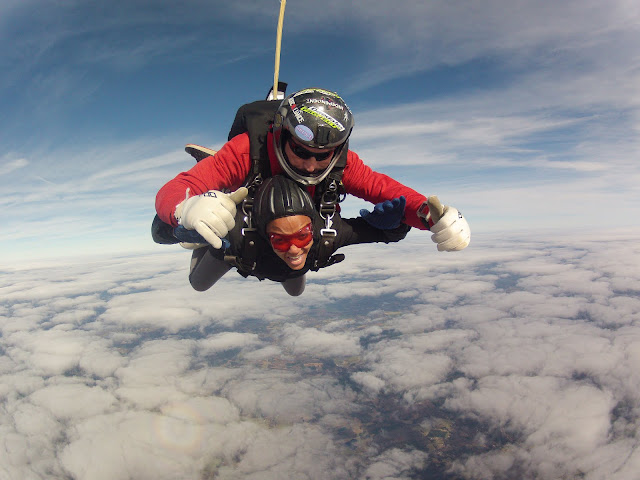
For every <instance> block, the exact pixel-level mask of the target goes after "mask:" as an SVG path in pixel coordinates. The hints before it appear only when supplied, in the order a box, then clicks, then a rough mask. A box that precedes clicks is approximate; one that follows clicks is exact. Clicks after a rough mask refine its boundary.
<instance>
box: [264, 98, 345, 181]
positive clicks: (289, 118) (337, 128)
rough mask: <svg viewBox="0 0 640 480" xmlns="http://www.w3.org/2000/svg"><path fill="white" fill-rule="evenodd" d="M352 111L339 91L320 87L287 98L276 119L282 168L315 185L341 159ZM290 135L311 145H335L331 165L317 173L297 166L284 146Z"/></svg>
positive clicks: (328, 147)
mask: <svg viewBox="0 0 640 480" xmlns="http://www.w3.org/2000/svg"><path fill="white" fill-rule="evenodd" d="M353 124H354V120H353V114H352V113H351V110H349V107H348V106H347V104H346V103H344V100H342V98H340V96H338V94H336V93H333V92H330V91H328V90H322V89H320V88H307V89H305V90H300V91H299V92H296V93H294V94H292V95H289V96H288V97H287V98H285V99H284V100H283V101H282V103H281V104H280V106H279V107H278V110H277V111H276V115H275V118H274V122H273V138H274V142H275V151H276V156H277V157H278V162H280V166H281V167H282V168H283V170H284V171H285V172H286V173H287V175H289V176H290V177H291V178H293V179H294V180H295V181H296V182H298V183H301V184H302V185H316V184H318V183H320V182H321V181H322V180H324V178H325V177H326V176H327V175H328V174H329V172H330V171H331V169H332V168H333V166H334V165H335V164H336V162H337V161H338V159H339V158H340V154H341V153H342V151H343V150H344V148H345V147H346V148H348V146H347V140H348V139H349V135H351V130H353ZM290 138H294V139H295V140H296V142H298V143H300V144H302V145H306V146H308V147H312V148H326V149H331V148H335V151H334V153H333V157H332V159H331V163H330V164H329V166H328V167H327V168H326V169H324V170H322V171H320V172H317V173H309V172H305V171H301V170H299V169H296V168H295V167H293V166H292V165H290V164H289V162H288V161H287V158H286V155H285V153H284V147H285V145H286V144H287V141H288V140H289V139H290Z"/></svg>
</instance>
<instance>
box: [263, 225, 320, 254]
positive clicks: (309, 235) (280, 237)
mask: <svg viewBox="0 0 640 480" xmlns="http://www.w3.org/2000/svg"><path fill="white" fill-rule="evenodd" d="M311 240H313V228H312V227H311V224H310V223H308V224H306V225H305V226H304V227H302V228H301V229H300V230H298V231H297V232H296V233H293V234H291V235H284V234H282V233H270V234H269V242H271V246H272V247H273V248H274V249H276V250H278V251H279V252H286V251H288V250H289V249H290V248H291V245H292V244H293V245H295V246H296V247H298V248H302V247H306V246H307V245H309V244H310V243H311Z"/></svg>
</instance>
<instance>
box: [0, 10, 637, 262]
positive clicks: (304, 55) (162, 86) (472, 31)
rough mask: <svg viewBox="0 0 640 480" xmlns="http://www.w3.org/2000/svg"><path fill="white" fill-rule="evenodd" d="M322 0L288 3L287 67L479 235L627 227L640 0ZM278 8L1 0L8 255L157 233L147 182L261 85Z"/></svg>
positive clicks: (2, 169) (389, 169)
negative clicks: (329, 98) (336, 104)
mask: <svg viewBox="0 0 640 480" xmlns="http://www.w3.org/2000/svg"><path fill="white" fill-rule="evenodd" d="M352 3H353V5H352ZM318 6H319V4H318V2H311V1H302V0H298V1H296V0H291V1H290V2H288V4H287V9H286V16H285V21H284V32H283V49H282V57H281V71H280V78H281V80H283V81H286V82H288V83H289V85H290V87H289V91H294V90H297V89H300V88H304V87H307V86H320V87H324V88H328V89H332V90H335V91H337V92H339V93H340V94H341V95H342V96H343V97H344V98H345V100H346V101H347V103H348V104H349V105H350V107H351V108H352V110H353V111H354V113H355V116H356V128H355V131H354V134H353V137H352V142H351V146H352V148H353V149H354V150H356V151H357V152H358V153H359V154H360V155H361V156H362V157H363V159H364V160H365V162H366V163H368V164H369V165H371V166H372V167H374V168H375V169H377V170H379V171H382V172H384V173H387V174H390V175H391V176H393V177H395V178H397V179H398V180H401V181H403V182H404V183H406V184H408V185H409V186H411V187H413V188H415V189H416V190H419V191H421V192H422V193H424V194H426V195H430V194H437V195H438V196H439V197H440V199H441V200H442V201H443V202H444V203H445V204H451V205H454V206H456V207H457V208H458V209H460V210H461V211H463V213H465V215H466V216H467V218H468V220H469V223H470V225H471V228H472V232H474V234H483V233H485V232H486V233H491V234H496V233H497V232H500V231H504V232H505V234H506V233H508V232H510V231H512V230H514V229H526V228H536V229H551V230H552V232H553V231H558V232H565V231H567V230H571V231H574V230H579V229H585V231H586V232H589V231H593V230H599V231H601V232H602V231H608V230H611V229H618V228H628V227H632V226H634V225H635V222H636V219H637V218H638V213H640V211H639V208H638V205H640V202H639V200H640V199H639V198H638V197H639V195H638V188H637V185H638V184H640V170H639V168H638V166H637V160H638V156H639V154H638V152H639V151H640V148H639V143H640V142H639V141H638V138H639V136H638V133H639V130H640V118H639V110H640V87H639V86H640V78H639V77H640V73H639V72H640V70H639V66H640V49H639V48H638V45H640V7H639V6H638V4H637V3H636V2H628V1H624V0H612V1H609V2H602V1H564V2H555V1H535V2H534V1H516V2H514V1H507V0H495V1H486V2H470V1H467V2H456V3H455V4H451V2H445V1H438V2H415V1H394V2H387V1H379V0H376V1H360V2H343V1H341V0H329V1H325V2H322V4H321V6H322V8H321V9H319V8H318ZM278 10H279V2H277V1H270V0H269V1H265V0H263V1H261V2H256V1H245V2H218V1H196V0H194V1H189V0H187V1H184V2H181V3H180V4H179V5H178V3H174V2H152V1H139V0H132V1H128V2H107V1H102V0H99V1H91V2H89V1H67V2H46V1H39V0H21V1H9V2H3V3H2V5H1V6H0V18H1V19H2V20H0V42H1V43H2V45H3V48H2V49H0V68H1V69H2V72H3V74H2V75H1V76H0V110H1V111H2V115H1V116H0V191H1V193H0V211H2V224H3V226H4V228H3V229H2V232H1V233H0V251H1V252H2V254H1V255H2V259H3V261H4V260H7V261H12V260H17V261H25V260H27V261H28V260H29V259H30V258H34V257H36V256H37V257H41V256H56V257H57V256H65V255H77V254H78V253H93V252H106V251H123V252H124V251H131V250H141V251H144V250H152V249H157V248H165V247H159V246H155V245H154V244H153V243H152V242H151V240H150V236H149V225H150V222H151V219H152V217H153V215H154V207H153V203H154V196H155V193H156V191H157V190H158V188H159V187H161V186H162V185H163V184H164V183H165V182H166V181H168V180H169V179H170V178H172V177H173V176H175V175H176V174H177V173H178V172H180V171H182V170H185V169H188V168H189V167H190V166H191V165H192V160H191V158H190V157H189V156H188V155H187V154H185V153H184V152H183V150H182V149H183V146H184V144H186V143H191V142H195V143H200V144H204V145H207V146H211V147H213V148H217V147H219V146H221V145H222V143H223V141H224V140H225V138H226V135H227V132H228V128H229V124H230V122H231V120H232V119H233V115H234V113H235V109H236V108H237V107H238V106H239V105H241V104H242V103H246V102H249V101H252V100H255V99H258V98H261V97H263V96H264V94H265V93H266V90H267V89H268V87H269V85H270V84H271V82H272V80H273V61H274V49H275V27H276V23H277V15H278ZM361 206H362V204H361V202H359V201H356V200H353V201H349V202H347V203H346V205H345V210H346V211H347V212H351V213H355V212H357V210H358V209H359V208H360V207H361ZM166 248H169V247H166Z"/></svg>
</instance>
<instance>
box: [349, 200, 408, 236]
mask: <svg viewBox="0 0 640 480" xmlns="http://www.w3.org/2000/svg"><path fill="white" fill-rule="evenodd" d="M406 204H407V200H406V199H405V198H404V197H400V198H394V199H393V200H385V201H384V202H380V203H378V204H376V206H374V207H373V211H371V212H369V211H368V210H366V209H362V210H360V216H361V217H362V218H364V219H365V221H366V222H367V223H368V224H369V225H371V226H372V227H375V228H379V229H380V230H392V229H394V228H397V227H399V226H400V222H401V221H402V217H404V207H405V205H406Z"/></svg>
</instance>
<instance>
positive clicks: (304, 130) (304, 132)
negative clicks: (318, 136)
mask: <svg viewBox="0 0 640 480" xmlns="http://www.w3.org/2000/svg"><path fill="white" fill-rule="evenodd" d="M294 131H295V132H296V135H297V136H298V138H301V139H302V140H304V141H306V142H310V141H311V140H313V132H312V131H311V129H310V128H309V127H307V126H306V125H296V128H294Z"/></svg>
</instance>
